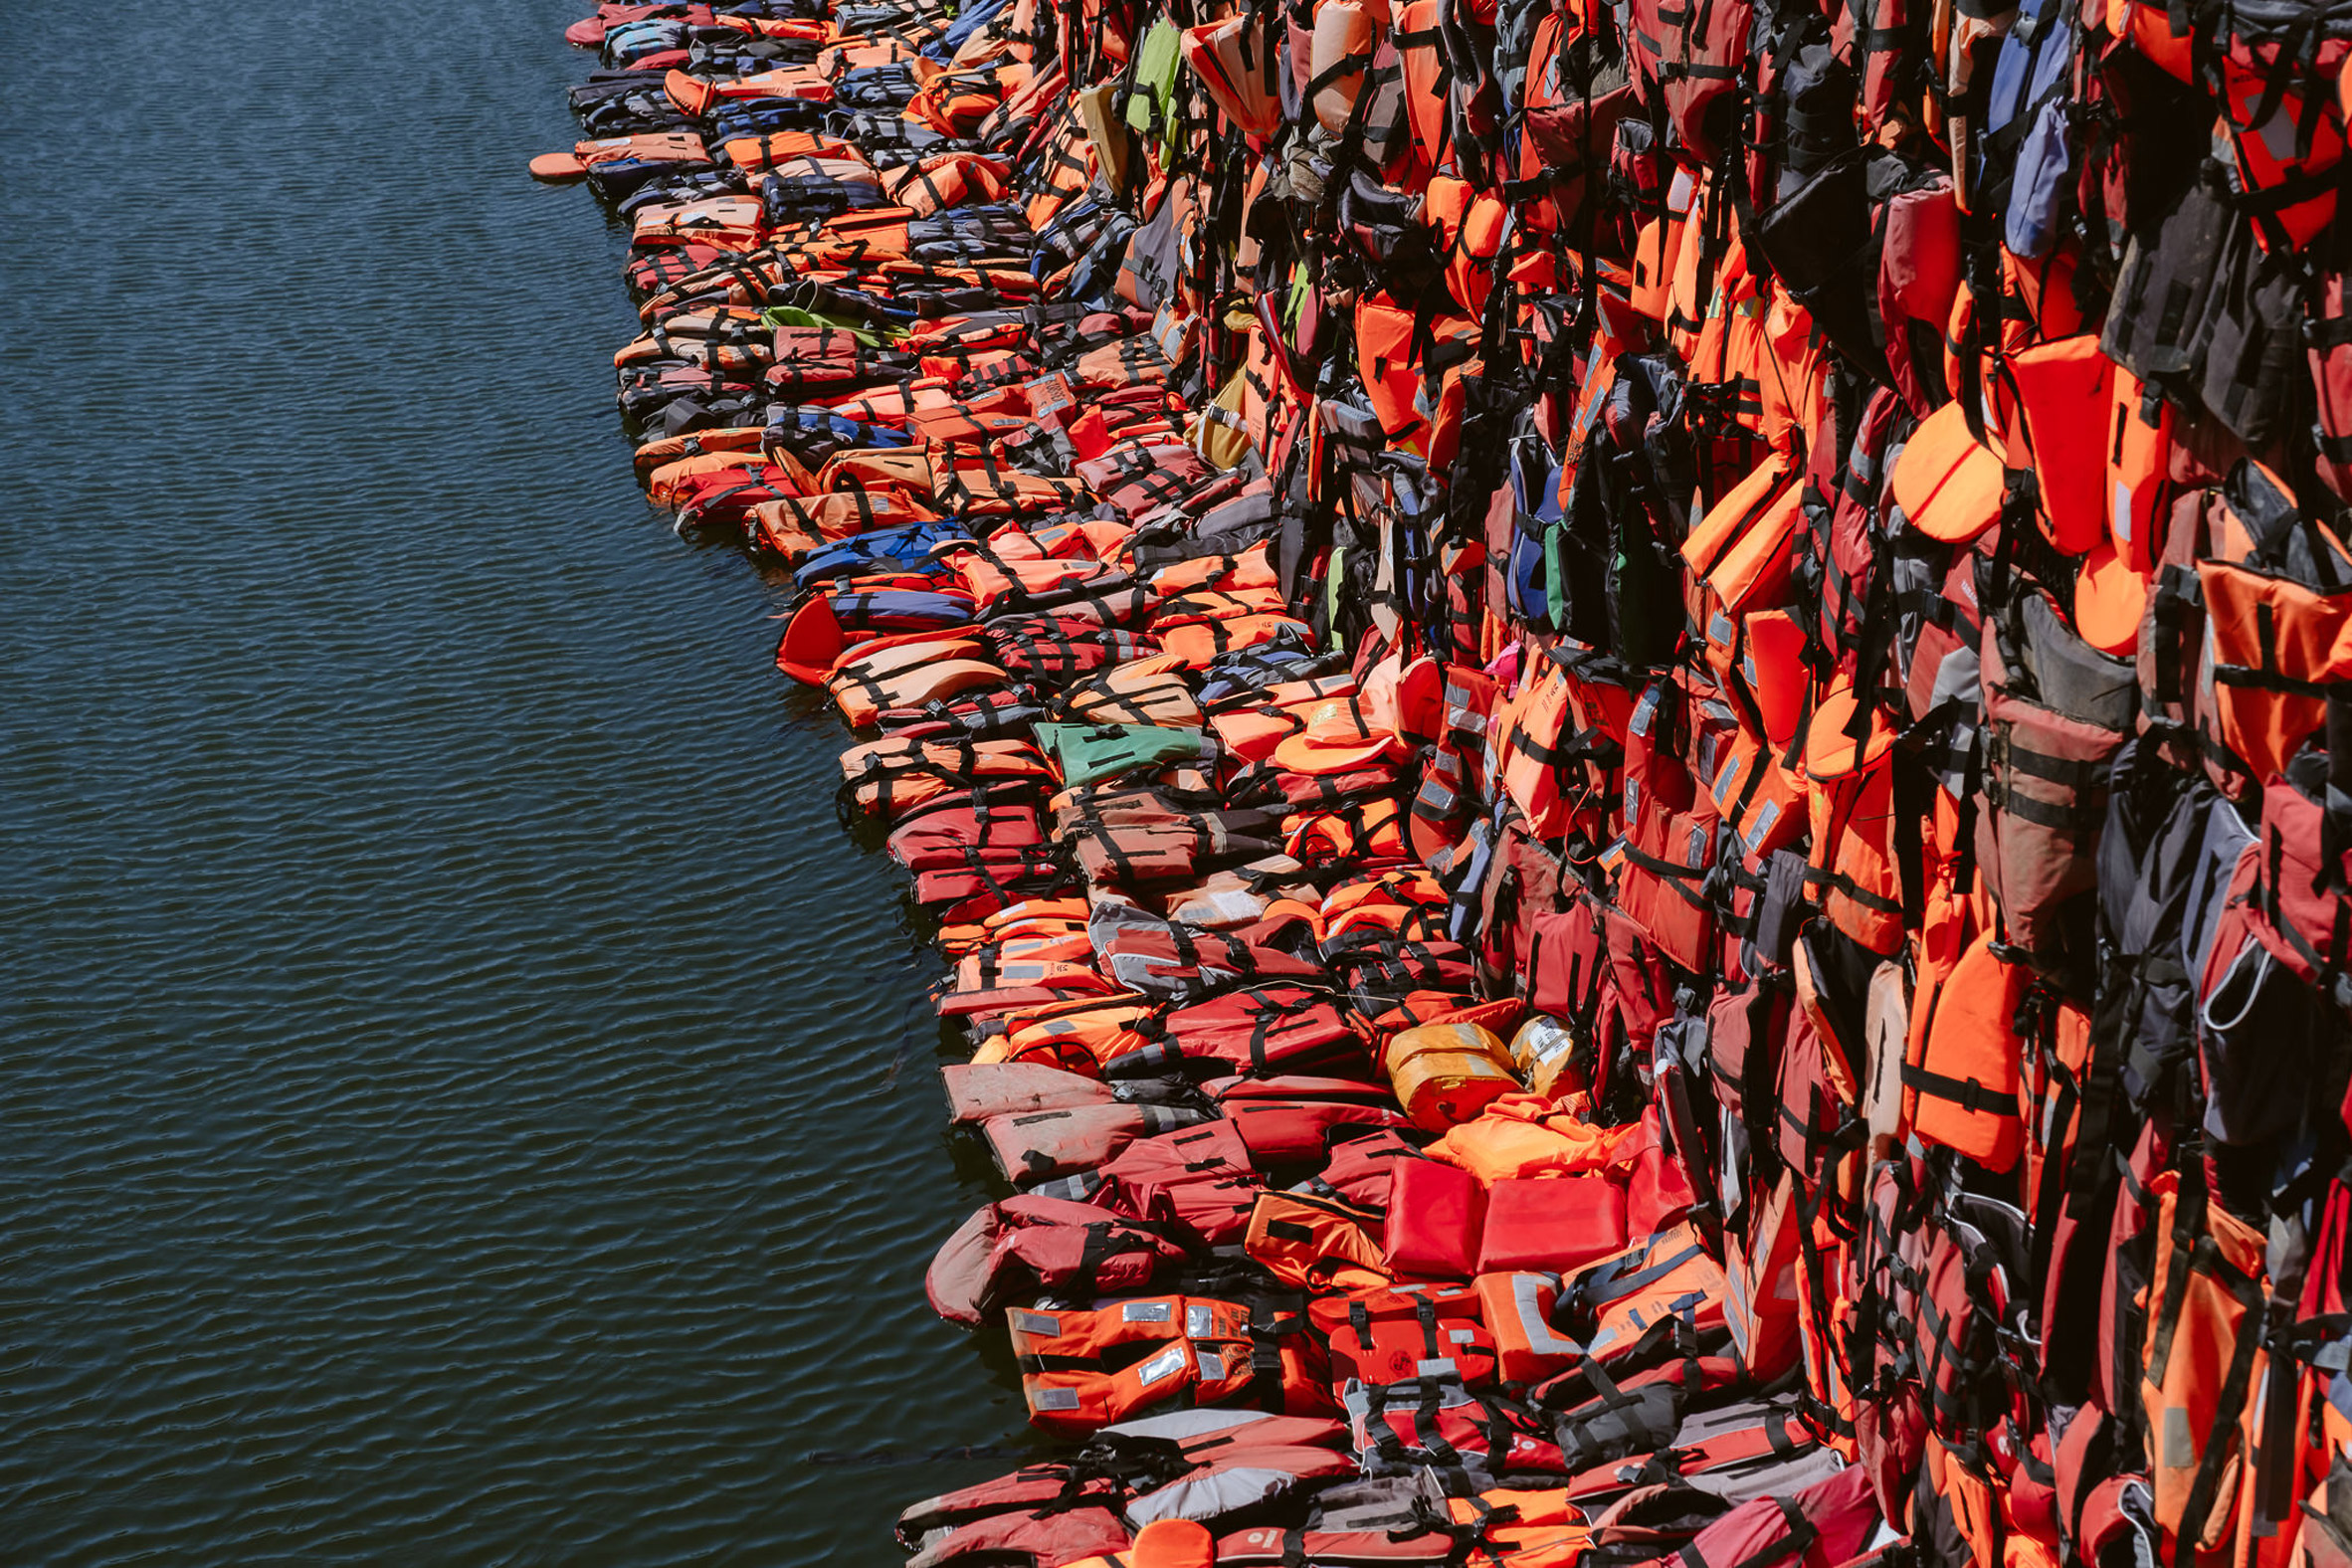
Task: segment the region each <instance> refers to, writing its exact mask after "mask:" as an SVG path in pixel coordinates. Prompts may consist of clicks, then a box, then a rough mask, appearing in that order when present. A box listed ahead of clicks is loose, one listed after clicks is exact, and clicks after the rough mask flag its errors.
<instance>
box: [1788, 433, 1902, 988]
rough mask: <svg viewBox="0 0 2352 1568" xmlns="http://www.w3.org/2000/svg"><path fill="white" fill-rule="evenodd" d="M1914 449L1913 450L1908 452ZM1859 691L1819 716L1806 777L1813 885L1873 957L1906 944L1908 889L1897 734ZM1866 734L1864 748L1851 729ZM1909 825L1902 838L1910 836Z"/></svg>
mask: <svg viewBox="0 0 2352 1568" xmlns="http://www.w3.org/2000/svg"><path fill="white" fill-rule="evenodd" d="M1906 450H1907V449H1906ZM1859 705H1860V704H1858V703H1857V701H1856V698H1855V693H1854V691H1853V689H1852V688H1851V687H1849V686H1837V687H1834V688H1833V689H1832V690H1831V691H1830V693H1829V694H1828V695H1827V696H1825V697H1824V698H1823V699H1822V702H1821V705H1820V706H1819V707H1818V708H1816V709H1815V710H1814V715H1813V720H1812V723H1811V725H1810V727H1809V728H1808V730H1807V732H1806V741H1805V776H1806V778H1807V780H1808V781H1809V782H1810V783H1811V784H1812V785H1813V789H1812V791H1811V794H1810V796H1809V798H1808V800H1807V814H1808V818H1809V821H1810V826H1811V830H1812V835H1813V846H1812V853H1811V861H1810V865H1809V868H1808V870H1807V872H1806V882H1808V883H1810V884H1812V885H1815V886H1818V887H1820V888H1821V889H1822V893H1821V907H1822V911H1823V913H1824V914H1826V915H1827V916H1828V917H1829V919H1830V920H1831V922H1832V923H1833V924H1835V925H1836V926H1837V927H1838V929H1839V930H1841V931H1843V932H1844V933H1845V934H1846V935H1848V936H1850V937H1852V938H1853V939H1854V940H1855V941H1857V942H1859V943H1861V944H1862V946H1863V947H1865V948H1867V949H1869V950H1870V951H1871V952H1874V953H1880V954H1886V953H1892V952H1894V951H1895V950H1896V949H1897V948H1898V947H1900V945H1901V943H1902V914H1903V903H1902V888H1901V885H1900V883H1899V882H1898V880H1897V861H1896V858H1895V840H1894V837H1893V835H1894V833H1895V831H1896V827H1895V821H1896V813H1895V808H1894V789H1893V771H1894V768H1893V762H1892V760H1891V758H1890V756H1889V755H1888V753H1889V752H1890V750H1891V749H1892V744H1893V739H1894V735H1893V730H1892V728H1891V726H1890V725H1889V724H1888V723H1887V721H1886V717H1885V715H1884V713H1883V712H1882V711H1880V710H1878V709H1877V708H1876V707H1874V706H1873V707H1871V708H1869V710H1868V712H1867V715H1866V718H1864V719H1862V720H1858V719H1857V718H1856V713H1857V709H1858V706H1859ZM1857 722H1861V723H1862V724H1863V726H1864V728H1865V730H1866V733H1865V735H1864V737H1863V739H1862V740H1861V741H1860V742H1857V741H1856V740H1855V739H1854V738H1853V736H1852V733H1851V726H1853V725H1854V724H1856V723H1857ZM1912 826H1913V825H1912V824H1911V823H1909V822H1905V823H1903V824H1902V825H1901V831H1903V832H1905V833H1908V832H1910V831H1911V829H1912Z"/></svg>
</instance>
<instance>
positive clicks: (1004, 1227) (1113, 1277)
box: [923, 1194, 1185, 1326]
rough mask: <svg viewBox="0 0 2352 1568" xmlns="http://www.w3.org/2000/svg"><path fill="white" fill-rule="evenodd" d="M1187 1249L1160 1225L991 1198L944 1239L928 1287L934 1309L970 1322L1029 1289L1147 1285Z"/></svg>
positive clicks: (1069, 1206)
mask: <svg viewBox="0 0 2352 1568" xmlns="http://www.w3.org/2000/svg"><path fill="white" fill-rule="evenodd" d="M1184 1257H1185V1254H1184V1249H1183V1248H1181V1247H1179V1246H1178V1245H1176V1244H1175V1243H1174V1242H1172V1241H1170V1240H1168V1239H1167V1238H1166V1237H1164V1236H1162V1235H1161V1234H1160V1233H1159V1231H1158V1229H1157V1228H1156V1227H1155V1226H1152V1225H1149V1224H1144V1223H1139V1222H1136V1221H1132V1220H1122V1219H1118V1218H1116V1217H1115V1216H1112V1215H1109V1214H1105V1213H1104V1212H1103V1211H1102V1210H1100V1209H1098V1208H1095V1207H1093V1206H1092V1205H1090V1204H1083V1203H1073V1202H1070V1201H1068V1200H1065V1199H1058V1198H1044V1197H1038V1196H1035V1195H1032V1194H1024V1195H1021V1196H1017V1197H1012V1198H1007V1199H1005V1200H1004V1201H1003V1202H1001V1203H992V1204H987V1205H984V1206H983V1207H982V1208H980V1209H979V1210H977V1211H976V1212H974V1214H973V1215H972V1217H971V1218H970V1219H968V1220H966V1221H965V1222H964V1223H963V1225H961V1226H960V1227H958V1228H957V1230H956V1232H955V1234H954V1235H952V1236H950V1237H949V1238H948V1239H947V1240H946V1241H945V1242H943V1243H941V1244H940V1247H939V1251H938V1254H937V1256H936V1257H934V1258H933V1259H932V1260H931V1267H930V1270H929V1272H928V1273H927V1274H925V1275H924V1277H923V1289H924V1291H925V1293H926V1294H927V1296H928V1297H929V1299H930V1303H931V1310H933V1311H935V1312H937V1313H938V1314H939V1315H940V1316H941V1317H943V1318H945V1319H947V1320H948V1321H949V1322H951V1323H962V1324H965V1325H967V1326H969V1325H972V1324H977V1323H978V1322H979V1321H980V1319H981V1315H982V1314H983V1313H984V1312H986V1311H988V1310H989V1309H991V1308H993V1307H994V1306H996V1305H998V1304H1000V1303H1001V1302H1003V1301H1004V1300H1005V1299H1006V1298H1007V1297H1009V1296H1011V1295H1014V1294H1016V1293H1018V1292H1019V1291H1021V1290H1023V1289H1028V1288H1044V1289H1048V1290H1069V1291H1074V1292H1078V1293H1084V1292H1090V1291H1101V1292H1104V1293H1117V1292H1120V1291H1134V1290H1140V1289H1143V1288H1145V1287H1147V1286H1148V1285H1149V1284H1150V1283H1151V1279H1152V1276H1153V1275H1154V1274H1156V1273H1157V1272H1158V1271H1159V1270H1161V1269H1162V1268H1166V1267H1172V1266H1174V1265H1177V1264H1180V1263H1182V1262H1183V1261H1184Z"/></svg>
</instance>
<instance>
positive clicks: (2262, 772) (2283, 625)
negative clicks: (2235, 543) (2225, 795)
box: [2197, 519, 2352, 778]
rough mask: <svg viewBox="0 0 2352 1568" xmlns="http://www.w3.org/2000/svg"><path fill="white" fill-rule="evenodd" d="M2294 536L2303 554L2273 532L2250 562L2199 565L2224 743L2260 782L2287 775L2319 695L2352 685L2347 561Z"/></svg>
mask: <svg viewBox="0 0 2352 1568" xmlns="http://www.w3.org/2000/svg"><path fill="white" fill-rule="evenodd" d="M2250 520H2251V519H2250ZM2262 521H2265V522H2266V521H2269V519H2262ZM2257 525H2259V524H2258V523H2257ZM2297 531H2298V532H2299V533H2300V534H2301V539H2304V540H2308V541H2309V549H2308V553H2304V552H2302V551H2299V550H2293V549H2292V548H2291V545H2290V542H2289V541H2288V540H2287V539H2284V538H2281V537H2279V536H2278V535H2277V534H2275V533H2273V534H2272V535H2271V536H2270V537H2268V538H2265V539H2262V540H2260V541H2259V542H2257V545H2256V553H2255V554H2254V556H2253V557H2251V558H2249V559H2247V560H2244V561H2230V560H2201V561H2199V562H2198V563H2197V578H2198V584H2199V587H2200V588H2201V589H2202V591H2203V596H2204V602H2205V618H2206V631H2207V637H2208V646H2209V647H2210V648H2211V650H2212V670H2211V673H2210V678H2209V679H2210V680H2211V683H2212V699H2213V702H2214V706H2215V708H2216V710H2217V712H2218V716H2219V719H2220V725H2221V738H2222V741H2223V743H2224V744H2226V745H2227V746H2228V747H2229V748H2230V750H2231V751H2232V752H2233V753H2234V754H2235V755H2236V756H2238V757H2239V758H2241V759H2242V760H2243V761H2244V762H2245V764H2246V766H2247V768H2248V770H2249V771H2250V772H2252V773H2253V774H2254V776H2255V777H2257V778H2265V777H2268V776H2270V775H2272V774H2275V773H2280V772H2283V771H2284V770H2285V768H2286V763H2287V759H2288V758H2289V757H2290V756H2292V755H2293V754H2294V752H2295V750H2296V748H2297V747H2299V746H2300V745H2301V744H2302V743H2303V741H2304V740H2305V739H2307V738H2308V737H2309V736H2311V735H2312V734H2313V733H2314V732H2316V731H2317V730H2318V729H2319V727H2320V725H2321V724H2322V723H2323V722H2324V721H2325V717H2326V704H2325V701H2324V696H2325V693H2326V692H2327V691H2328V690H2329V689H2330V687H2331V686H2335V685H2338V684H2340V683H2342V682H2343V681H2345V680H2347V679H2352V558H2348V557H2347V556H2346V555H2345V553H2344V551H2343V549H2342V547H2341V546H2340V545H2338V544H2336V543H2334V542H2333V541H2332V540H2329V539H2326V538H2324V537H2322V536H2321V533H2320V530H2316V529H2313V530H2309V531H2307V532H2305V531H2302V530H2299V529H2298V530H2297ZM2295 542H2300V540H2297V541H2295ZM2282 556H2283V557H2285V558H2284V559H2281V558H2280V557H2282ZM2200 676H2201V679H2203V678H2207V677H2206V673H2205V672H2200Z"/></svg>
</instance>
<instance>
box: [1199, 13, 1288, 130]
mask: <svg viewBox="0 0 2352 1568" xmlns="http://www.w3.org/2000/svg"><path fill="white" fill-rule="evenodd" d="M1180 47H1181V48H1182V51H1183V56H1184V63H1185V65H1186V66H1187V67H1188V68H1190V70H1191V71H1192V73H1193V75H1194V76H1196V77H1198V78H1199V79H1200V82H1201V86H1202V88H1203V90H1204V91H1206V92H1207V93H1208V95H1209V97H1210V98H1211V100H1212V101H1214V102H1215V103H1216V105H1217V106H1218V108H1220V109H1221V110H1223V111H1224V113H1225V115H1226V117H1227V118H1228V119H1230V120H1232V121H1233V122H1234V124H1235V125H1237V126H1239V127H1240V128H1241V129H1242V131H1243V132H1244V133H1245V134H1247V135H1250V136H1253V137H1259V138H1264V137H1268V136H1272V135H1273V134H1274V132H1275V131H1276V130H1278V129H1279V128H1280V127H1281V123H1282V98H1281V73H1280V64H1279V60H1278V57H1277V55H1276V52H1275V48H1274V40H1273V38H1272V37H1271V36H1270V30H1269V29H1268V27H1267V25H1266V22H1265V19H1264V18H1263V17H1259V16H1254V15H1244V16H1234V17H1229V18H1226V19H1225V20H1223V21H1219V22H1210V23H1207V24H1205V25H1203V26H1200V27H1188V28H1186V29H1185V30H1184V32H1183V35H1182V42H1181V46H1180Z"/></svg>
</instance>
